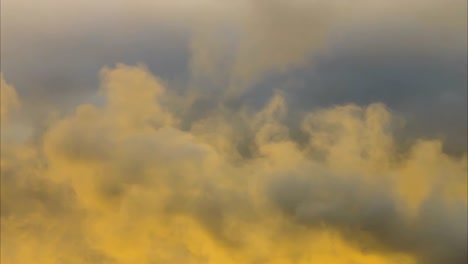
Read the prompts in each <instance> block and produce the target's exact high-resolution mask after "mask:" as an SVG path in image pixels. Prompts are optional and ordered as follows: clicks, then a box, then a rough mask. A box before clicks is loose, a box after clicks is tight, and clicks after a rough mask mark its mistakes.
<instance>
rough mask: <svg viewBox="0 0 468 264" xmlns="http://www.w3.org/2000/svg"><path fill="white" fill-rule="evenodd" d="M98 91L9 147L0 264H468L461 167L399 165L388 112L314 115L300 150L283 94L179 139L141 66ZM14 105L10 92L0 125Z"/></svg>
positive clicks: (420, 153)
mask: <svg viewBox="0 0 468 264" xmlns="http://www.w3.org/2000/svg"><path fill="white" fill-rule="evenodd" d="M101 82H102V90H101V91H102V93H103V94H104V96H105V98H106V102H105V104H104V105H103V106H96V105H92V104H84V105H81V106H79V107H77V109H76V111H75V113H73V114H72V115H68V116H66V115H65V116H64V117H63V118H62V119H60V120H57V121H56V122H54V123H53V124H51V125H50V127H48V129H47V131H46V132H45V133H44V136H43V137H42V138H41V140H40V141H37V142H36V141H35V142H33V143H31V142H29V141H25V142H20V143H18V142H11V141H6V140H4V139H3V138H2V156H1V162H2V166H1V180H2V185H1V188H2V192H1V205H2V211H1V231H2V233H1V242H2V243H1V261H2V263H7V264H10V263H11V264H16V263H18V264H19V263H39V264H42V263H44V264H46V263H118V264H134V263H148V264H149V263H216V264H218V263H277V264H286V263H343V264H344V263H369V264H370V263H372V264H378V263H382V264H384V263H434V264H436V263H454V264H458V263H460V264H461V263H465V261H466V256H467V251H466V243H467V240H466V236H467V228H466V220H467V219H466V210H467V198H466V188H467V181H466V170H467V158H466V155H465V156H463V157H461V158H455V157H450V156H447V155H446V154H444V153H443V152H442V151H441V143H440V142H437V141H427V140H420V141H419V142H418V143H417V144H416V145H414V146H412V147H411V149H410V151H409V152H407V153H406V152H405V153H402V152H400V151H398V150H397V149H396V147H395V143H394V140H393V135H392V125H393V120H394V117H393V115H392V113H391V111H390V110H388V109H387V108H386V107H385V106H384V105H381V104H372V105H369V106H368V107H359V106H355V105H345V106H337V107H333V108H329V109H322V110H318V111H314V112H310V113H308V114H307V115H306V116H305V118H304V120H303V125H302V129H303V131H304V133H306V134H307V135H308V139H309V140H308V141H306V142H303V143H299V142H297V141H295V140H292V139H291V137H290V135H289V132H290V131H289V130H290V129H289V128H288V126H287V125H286V124H285V122H284V120H285V119H286V117H287V110H288V107H287V104H286V102H285V100H284V98H283V96H282V95H281V94H280V93H277V94H276V95H275V96H274V97H273V98H272V99H271V101H270V102H269V104H267V105H266V106H265V107H264V108H263V109H262V110H261V111H259V112H254V111H251V110H249V109H243V110H242V111H239V112H232V111H228V110H226V108H223V107H222V106H220V108H219V109H216V112H212V113H209V114H207V115H206V116H205V117H204V118H202V119H200V120H198V121H194V122H193V123H192V125H191V126H190V127H189V128H182V125H181V122H180V120H182V119H184V117H183V116H181V115H182V114H181V113H180V112H179V111H173V107H172V106H170V105H168V104H167V102H169V101H170V102H175V101H177V102H186V101H187V100H181V99H180V98H179V99H177V100H176V99H174V98H169V97H171V96H174V95H171V94H170V93H168V92H167V88H166V87H165V85H164V83H163V82H162V81H161V80H159V79H158V78H157V77H155V76H153V75H152V74H151V73H149V71H148V70H147V69H146V68H145V67H143V66H136V67H131V66H126V65H117V66H116V67H115V68H106V69H103V70H102V71H101ZM4 89H5V90H4ZM4 91H5V94H9V95H8V96H6V99H4V96H3V93H4ZM14 94H15V92H14V89H13V88H12V87H11V86H7V85H4V82H3V80H2V120H3V118H4V115H5V118H6V116H8V114H9V113H10V110H9V109H11V108H12V106H14V105H17V103H12V102H17V98H16V96H14ZM3 100H5V102H8V103H5V104H4V101H3ZM4 106H5V109H8V110H4V108H3V107H4ZM180 107H183V106H180ZM1 129H2V132H4V131H7V130H9V129H11V127H10V126H9V124H7V123H3V122H2V128H1Z"/></svg>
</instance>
